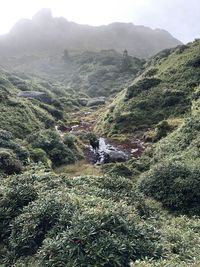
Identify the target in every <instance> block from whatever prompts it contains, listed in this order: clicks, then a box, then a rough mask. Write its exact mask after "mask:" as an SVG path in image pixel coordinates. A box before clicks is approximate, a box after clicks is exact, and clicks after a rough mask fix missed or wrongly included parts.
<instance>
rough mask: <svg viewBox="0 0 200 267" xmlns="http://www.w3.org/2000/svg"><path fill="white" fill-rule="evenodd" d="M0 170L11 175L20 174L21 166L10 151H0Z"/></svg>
mask: <svg viewBox="0 0 200 267" xmlns="http://www.w3.org/2000/svg"><path fill="white" fill-rule="evenodd" d="M0 170H1V171H3V172H5V173H6V174H8V175H11V174H15V173H20V172H21V171H22V170H23V166H22V163H21V162H20V161H19V160H18V159H17V158H16V156H15V155H14V154H13V152H12V151H11V150H8V149H0Z"/></svg>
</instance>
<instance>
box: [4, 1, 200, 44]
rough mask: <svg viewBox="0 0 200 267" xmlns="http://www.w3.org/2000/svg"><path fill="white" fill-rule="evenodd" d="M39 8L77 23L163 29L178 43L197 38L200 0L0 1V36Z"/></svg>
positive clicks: (198, 35)
mask: <svg viewBox="0 0 200 267" xmlns="http://www.w3.org/2000/svg"><path fill="white" fill-rule="evenodd" d="M41 8H51V9H52V12H53V16H55V17H60V16H63V17H65V18H67V19H68V20H70V21H74V22H77V23H81V24H90V25H102V24H108V23H111V22H116V21H120V22H132V23H134V24H139V25H145V26H149V27H151V28H163V29H166V30H168V31H169V32H170V33H171V34H172V35H174V36H175V37H176V38H178V39H179V40H181V41H182V42H189V41H192V40H193V39H194V38H200V0H16V1H15V0H0V34H3V33H6V32H8V31H9V30H10V29H11V27H12V25H13V24H14V23H15V22H17V21H18V20H19V19H20V18H31V17H32V16H33V15H34V14H35V13H36V12H37V11H38V10H39V9H41Z"/></svg>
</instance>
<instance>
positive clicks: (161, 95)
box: [95, 40, 200, 136]
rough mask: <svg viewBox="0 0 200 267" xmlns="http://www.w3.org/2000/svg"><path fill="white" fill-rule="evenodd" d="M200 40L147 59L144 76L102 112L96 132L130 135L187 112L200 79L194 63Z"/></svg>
mask: <svg viewBox="0 0 200 267" xmlns="http://www.w3.org/2000/svg"><path fill="white" fill-rule="evenodd" d="M199 43H200V41H199V40H196V41H194V42H193V43H190V44H188V45H187V46H186V47H177V48H174V49H169V50H166V51H162V52H160V53H159V54H158V55H156V56H154V57H152V58H151V59H150V60H149V61H147V63H146V64H145V69H144V71H143V72H142V73H141V74H140V76H138V77H137V78H136V79H135V80H133V82H132V84H131V85H129V86H127V88H126V89H124V90H123V91H122V92H120V93H118V94H117V96H116V97H115V98H114V99H113V101H112V102H111V103H110V104H109V105H107V107H105V109H104V110H103V111H102V112H101V116H100V118H99V120H98V122H97V124H96V128H95V129H96V131H97V132H98V133H99V134H107V135H110V136H112V135H114V134H119V133H126V134H127V133H128V134H129V133H133V132H137V131H146V130H147V129H148V128H154V127H155V126H156V125H157V124H158V123H159V122H161V121H163V120H168V119H169V118H175V117H177V116H178V117H184V116H185V115H187V114H188V113H189V112H190V108H191V105H192V101H191V100H192V97H193V94H194V91H195V88H196V87H197V86H198V85H199V82H200V79H199V77H200V69H199V67H194V66H192V65H191V62H193V61H194V62H198V55H199ZM194 64H198V63H194ZM195 66H196V65H195Z"/></svg>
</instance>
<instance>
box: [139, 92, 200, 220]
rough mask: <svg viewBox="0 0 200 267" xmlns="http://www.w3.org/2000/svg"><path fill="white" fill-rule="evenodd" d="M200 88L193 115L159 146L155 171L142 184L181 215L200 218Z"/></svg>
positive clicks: (153, 157) (155, 152) (194, 98)
mask: <svg viewBox="0 0 200 267" xmlns="http://www.w3.org/2000/svg"><path fill="white" fill-rule="evenodd" d="M199 96H200V87H198V88H196V90H195V92H194V94H193V96H192V110H191V115H190V116H189V117H188V118H186V119H185V120H184V121H183V123H182V124H181V125H180V126H179V127H178V129H177V130H175V131H174V132H172V133H171V134H169V135H168V136H167V137H166V138H163V139H162V140H161V141H160V142H158V143H157V144H156V145H155V147H154V149H153V153H152V154H151V168H150V170H149V171H148V172H146V173H144V174H143V175H142V177H141V178H140V180H139V188H140V190H141V191H142V192H144V193H145V194H146V195H148V196H151V197H154V198H155V199H157V200H159V201H161V202H162V203H163V205H164V206H166V207H168V208H170V209H171V210H176V211H178V212H181V213H183V212H184V213H185V212H186V213H189V214H196V215H199V214H200V209H199V204H200V198H199V196H200V191H199V188H200V171H199V164H200V143H199V142H200V123H199V118H200V97H199Z"/></svg>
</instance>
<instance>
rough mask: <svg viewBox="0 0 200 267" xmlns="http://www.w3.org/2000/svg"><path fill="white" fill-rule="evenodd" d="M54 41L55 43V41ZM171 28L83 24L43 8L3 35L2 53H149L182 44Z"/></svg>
mask: <svg viewBox="0 0 200 267" xmlns="http://www.w3.org/2000/svg"><path fill="white" fill-rule="evenodd" d="M52 42H53V45H52ZM180 44H181V42H180V41H178V40H177V39H175V38H174V37H173V36H172V35H171V34H170V33H169V32H167V31H165V30H162V29H155V30H153V29H151V28H149V27H146V26H142V25H138V26H137V25H134V24H133V23H122V22H114V23H111V24H108V25H102V26H90V25H82V24H78V23H75V22H71V21H68V20H67V19H65V18H63V17H55V18H54V17H53V16H52V14H51V11H50V10H48V9H42V10H40V11H39V12H38V13H36V14H35V15H34V16H33V18H32V20H30V19H22V20H20V21H18V22H17V23H16V24H15V25H14V26H13V28H12V29H11V31H10V32H9V33H8V34H6V35H4V36H1V38H0V55H1V54H4V55H5V54H8V53H11V52H13V51H14V54H15V53H23V52H24V51H25V52H26V51H29V52H30V51H35V50H36V51H37V50H38V49H44V48H45V49H46V50H50V51H52V50H55V49H57V50H63V49H65V48H67V49H77V50H91V51H99V50H102V49H115V50H116V51H118V52H122V51H123V50H124V49H127V50H128V51H129V54H130V55H133V56H137V57H149V56H152V55H153V54H156V53H157V52H159V51H160V50H162V49H164V48H171V47H175V46H177V45H180Z"/></svg>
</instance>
